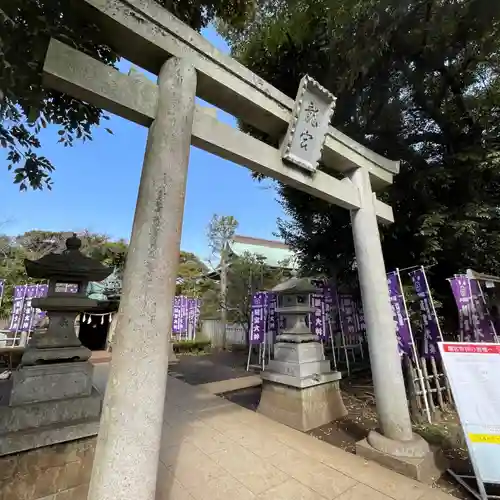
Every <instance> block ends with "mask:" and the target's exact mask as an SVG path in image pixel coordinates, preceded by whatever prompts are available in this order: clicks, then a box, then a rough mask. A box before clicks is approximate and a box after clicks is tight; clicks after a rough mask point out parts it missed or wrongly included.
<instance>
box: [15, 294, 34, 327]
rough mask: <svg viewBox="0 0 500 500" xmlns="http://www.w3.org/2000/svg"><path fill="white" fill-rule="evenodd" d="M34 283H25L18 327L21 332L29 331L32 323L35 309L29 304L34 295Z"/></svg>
mask: <svg viewBox="0 0 500 500" xmlns="http://www.w3.org/2000/svg"><path fill="white" fill-rule="evenodd" d="M36 289H37V286H36V285H27V286H26V293H25V295H24V307H23V312H22V315H21V321H20V328H19V330H20V331H21V332H30V331H31V326H32V323H33V316H34V314H35V309H34V308H33V306H32V305H31V301H32V300H33V299H34V298H35V297H36V291H37V290H36Z"/></svg>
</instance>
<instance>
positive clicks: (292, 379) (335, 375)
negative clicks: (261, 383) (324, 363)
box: [260, 370, 342, 389]
mask: <svg viewBox="0 0 500 500" xmlns="http://www.w3.org/2000/svg"><path fill="white" fill-rule="evenodd" d="M260 376H261V378H262V380H268V381H270V382H274V383H276V384H284V385H288V386H290V387H294V388H296V389H305V388H307V387H313V386H315V385H321V384H327V383H329V382H337V381H339V380H340V379H341V378H342V374H341V373H340V372H333V371H329V372H327V373H320V374H314V375H309V376H307V377H304V378H300V377H296V376H293V375H287V374H285V373H278V372H272V371H267V370H266V371H263V372H262V373H261V374H260Z"/></svg>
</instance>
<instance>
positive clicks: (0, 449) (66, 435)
mask: <svg viewBox="0 0 500 500" xmlns="http://www.w3.org/2000/svg"><path fill="white" fill-rule="evenodd" d="M98 432H99V420H85V421H79V422H78V421H77V422H72V423H70V424H67V425H60V424H55V425H47V426H45V427H41V428H39V429H32V430H27V431H18V432H11V433H9V434H3V435H2V436H1V439H0V457H1V456H3V455H9V454H12V453H17V452H20V451H26V450H33V449H36V448H42V447H44V446H51V445H54V444H56V443H64V442H67V441H73V440H75V439H82V438H86V437H93V436H96V435H97V433H98Z"/></svg>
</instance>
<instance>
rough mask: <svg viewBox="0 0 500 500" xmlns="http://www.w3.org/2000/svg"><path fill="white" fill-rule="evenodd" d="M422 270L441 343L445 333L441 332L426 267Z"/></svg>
mask: <svg viewBox="0 0 500 500" xmlns="http://www.w3.org/2000/svg"><path fill="white" fill-rule="evenodd" d="M420 268H421V269H422V275H423V276H424V281H425V286H426V288H427V290H428V293H429V302H430V303H431V307H432V312H433V313H434V317H435V318H436V326H437V329H438V333H439V340H440V341H441V342H443V333H442V332H441V326H440V324H439V318H438V316H437V314H436V308H435V307H434V299H433V298H432V292H431V289H430V288H429V282H428V281H427V276H426V274H425V268H424V266H420Z"/></svg>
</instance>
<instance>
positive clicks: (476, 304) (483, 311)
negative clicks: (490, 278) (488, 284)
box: [469, 279, 497, 342]
mask: <svg viewBox="0 0 500 500" xmlns="http://www.w3.org/2000/svg"><path fill="white" fill-rule="evenodd" d="M469 283H470V292H471V297H472V319H473V329H474V336H475V340H476V342H496V340H497V339H496V332H495V327H494V326H493V321H492V318H491V316H490V313H489V311H488V309H487V308H486V304H485V302H484V298H483V294H482V293H481V289H480V286H479V283H478V282H477V280H473V279H469Z"/></svg>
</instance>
